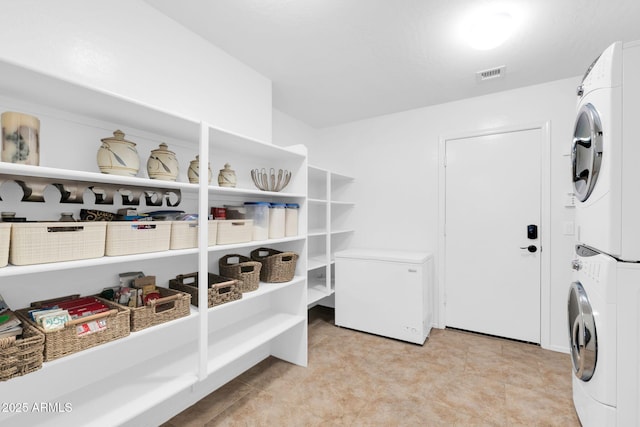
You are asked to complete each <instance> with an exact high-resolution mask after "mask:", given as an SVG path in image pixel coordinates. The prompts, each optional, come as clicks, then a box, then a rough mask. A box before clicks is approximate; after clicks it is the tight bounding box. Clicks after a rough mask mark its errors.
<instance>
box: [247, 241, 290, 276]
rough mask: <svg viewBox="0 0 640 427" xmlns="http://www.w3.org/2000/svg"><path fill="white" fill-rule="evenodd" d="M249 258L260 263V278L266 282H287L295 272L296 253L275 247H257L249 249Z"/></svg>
mask: <svg viewBox="0 0 640 427" xmlns="http://www.w3.org/2000/svg"><path fill="white" fill-rule="evenodd" d="M251 259H253V260H254V261H258V262H261V263H262V269H260V280H262V281H263V282H268V283H281V282H289V281H290V280H292V279H293V276H294V275H295V273H296V263H297V262H298V254H296V253H295V252H280V251H277V250H275V249H269V248H258V249H255V250H253V251H251Z"/></svg>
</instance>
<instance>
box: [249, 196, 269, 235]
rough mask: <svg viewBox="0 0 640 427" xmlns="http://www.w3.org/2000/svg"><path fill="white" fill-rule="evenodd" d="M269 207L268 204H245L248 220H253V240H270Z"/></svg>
mask: <svg viewBox="0 0 640 427" xmlns="http://www.w3.org/2000/svg"><path fill="white" fill-rule="evenodd" d="M269 207H270V203H268V202H245V204H244V209H245V212H246V214H245V215H246V218H247V219H252V220H253V234H252V240H267V239H268V238H269Z"/></svg>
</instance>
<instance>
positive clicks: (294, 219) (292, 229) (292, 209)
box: [284, 203, 300, 237]
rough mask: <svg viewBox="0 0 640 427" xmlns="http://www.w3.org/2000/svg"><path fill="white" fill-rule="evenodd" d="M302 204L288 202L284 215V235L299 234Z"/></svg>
mask: <svg viewBox="0 0 640 427" xmlns="http://www.w3.org/2000/svg"><path fill="white" fill-rule="evenodd" d="M299 209H300V205H299V204H297V203H287V207H286V209H285V215H284V224H285V225H284V228H285V230H284V235H285V236H286V237H291V236H297V235H298V210H299Z"/></svg>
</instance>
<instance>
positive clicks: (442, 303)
mask: <svg viewBox="0 0 640 427" xmlns="http://www.w3.org/2000/svg"><path fill="white" fill-rule="evenodd" d="M528 130H540V131H541V134H542V140H541V141H540V143H541V147H540V149H541V152H540V163H541V164H540V192H541V194H540V230H541V233H540V235H539V237H540V345H541V347H543V348H548V347H549V339H550V331H549V327H550V320H551V319H550V305H551V302H550V296H551V248H550V242H551V239H550V237H551V230H550V227H551V123H550V122H549V121H545V122H536V123H529V124H522V125H513V126H505V127H499V128H492V129H485V130H472V131H465V132H456V133H452V134H447V135H442V136H440V140H439V145H438V254H439V256H438V276H437V277H438V299H437V301H438V307H434V309H436V314H437V319H438V325H437V326H438V327H439V328H445V327H446V325H447V322H446V314H447V311H446V277H445V276H446V275H445V265H446V259H445V257H446V250H445V248H446V235H445V226H446V205H445V200H446V198H445V197H446V189H447V185H446V184H447V183H446V167H445V165H446V147H447V142H448V141H453V140H460V139H468V138H476V137H482V136H489V135H495V134H502V133H512V132H522V131H528Z"/></svg>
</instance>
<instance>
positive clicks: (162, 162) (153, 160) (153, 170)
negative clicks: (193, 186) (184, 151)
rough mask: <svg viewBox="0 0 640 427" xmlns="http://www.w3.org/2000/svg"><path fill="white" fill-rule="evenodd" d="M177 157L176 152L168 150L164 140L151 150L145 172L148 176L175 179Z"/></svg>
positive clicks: (176, 174) (176, 176) (159, 178)
mask: <svg viewBox="0 0 640 427" xmlns="http://www.w3.org/2000/svg"><path fill="white" fill-rule="evenodd" d="M178 172H179V169H178V159H177V158H176V153H174V152H173V151H170V150H169V146H168V145H167V144H165V143H164V142H163V143H162V144H160V147H158V148H156V149H155V150H151V155H150V156H149V160H147V173H148V174H149V178H151V179H158V180H161V181H175V180H176V179H177V178H178Z"/></svg>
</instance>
